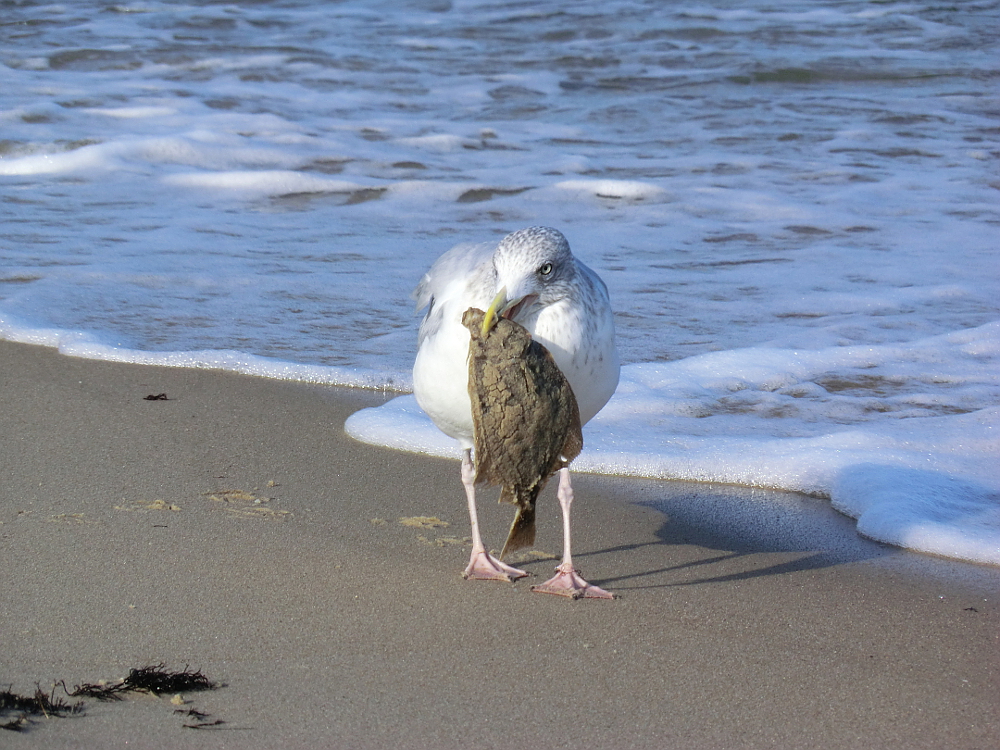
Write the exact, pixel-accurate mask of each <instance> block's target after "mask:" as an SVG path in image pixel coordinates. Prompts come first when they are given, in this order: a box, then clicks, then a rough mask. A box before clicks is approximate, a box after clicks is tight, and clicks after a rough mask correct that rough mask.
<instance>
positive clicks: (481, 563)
mask: <svg viewBox="0 0 1000 750" xmlns="http://www.w3.org/2000/svg"><path fill="white" fill-rule="evenodd" d="M475 480H476V471H475V468H474V467H473V466H472V451H471V450H469V449H466V450H465V452H464V453H463V454H462V486H463V487H465V497H466V498H467V499H468V501H469V519H470V520H471V521H472V557H471V558H470V559H469V566H468V567H467V568H466V569H465V572H464V573H462V577H463V578H476V579H479V580H486V581H512V580H514V579H516V578H522V577H524V576H526V575H528V574H527V573H525V572H524V571H523V570H518V569H517V568H512V567H511V566H510V565H507V564H506V563H502V562H500V561H499V560H497V559H496V558H495V557H493V556H492V555H491V554H490V553H489V552H487V551H486V547H484V546H483V539H482V537H481V536H480V535H479V516H478V515H477V513H476V484H475Z"/></svg>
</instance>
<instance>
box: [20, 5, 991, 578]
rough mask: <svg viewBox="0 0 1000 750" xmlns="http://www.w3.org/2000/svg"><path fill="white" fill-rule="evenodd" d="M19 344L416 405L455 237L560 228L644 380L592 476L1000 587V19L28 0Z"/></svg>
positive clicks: (370, 424)
mask: <svg viewBox="0 0 1000 750" xmlns="http://www.w3.org/2000/svg"><path fill="white" fill-rule="evenodd" d="M0 41H2V43H0V227H2V230H0V336H2V337H4V338H7V339H11V340H15V341H26V342H32V343H36V344H42V345H47V346H53V347H58V348H59V349H60V350H61V351H63V352H64V353H66V354H67V355H72V356H82V357H93V358H102V359H114V360H121V361H128V362H140V363H156V364H172V365H177V366H190V367H217V368H223V369H230V370H236V371H241V372H249V373H254V374H258V375H262V376H267V377H278V378H290V379H299V380H308V381H314V382H320V383H340V384H346V385H354V386H364V387H373V388H385V389H389V390H395V391H399V392H400V393H401V394H404V395H400V396H399V397H398V398H397V399H394V400H392V401H390V402H389V403H387V404H386V405H385V406H383V407H380V408H379V409H374V410H367V411H363V412H360V413H358V414H356V415H355V416H354V417H352V418H351V420H350V421H349V423H348V430H349V432H350V433H351V434H353V435H354V436H355V437H357V438H359V439H362V440H367V441H369V442H372V443H375V444H380V445H390V446H393V447H397V448H402V449H406V450H415V451H423V452H428V453H434V454H438V455H457V447H456V446H455V445H454V444H453V443H451V442H450V441H449V440H448V439H447V438H445V437H444V436H443V435H441V434H440V433H438V432H437V431H436V430H435V429H434V428H433V426H432V425H431V424H430V423H429V421H428V420H427V419H426V417H424V416H423V415H422V414H421V413H420V412H419V409H417V408H416V406H415V404H414V402H413V399H412V396H409V395H405V394H406V392H407V391H408V389H409V383H410V375H409V368H410V365H411V363H412V360H413V356H414V354H415V332H416V327H417V324H418V318H416V317H415V316H414V311H413V302H412V300H411V298H410V292H411V290H412V289H413V287H414V286H415V284H416V282H417V281H418V280H419V278H420V276H421V274H422V273H423V271H424V270H425V269H426V268H427V267H428V266H429V265H430V264H431V263H432V262H433V260H434V259H435V258H436V257H437V256H438V255H439V254H440V253H442V252H444V251H445V250H447V249H448V248H449V247H451V246H452V245H454V244H457V243H459V242H483V241H496V240H498V239H499V238H500V237H502V236H503V235H504V234H506V233H507V232H509V231H512V230H514V229H518V228H521V227H525V226H530V225H535V224H544V225H549V226H554V227H556V228H558V229H560V230H561V231H562V232H563V233H564V234H565V235H566V236H567V238H568V239H569V241H570V243H571V246H572V247H573V249H574V252H575V253H576V254H577V255H578V256H579V257H581V258H582V259H583V260H584V261H585V262H586V263H587V264H588V265H590V266H591V267H592V268H594V269H595V270H597V271H598V273H600V275H601V276H602V277H603V278H604V280H605V282H606V283H607V285H608V287H609V289H610V292H611V296H612V301H613V303H614V305H615V308H616V316H617V326H618V334H619V348H620V350H621V354H622V359H623V362H624V363H625V366H624V369H623V375H622V382H621V385H620V387H619V390H618V393H617V394H616V395H615V397H614V399H613V400H612V401H611V403H610V404H609V405H608V407H606V409H605V410H604V411H603V412H602V413H601V414H600V415H598V417H597V418H596V419H594V420H593V421H592V422H591V423H590V424H589V425H588V426H587V428H586V429H585V433H584V436H585V442H586V447H585V451H584V453H583V454H582V455H581V456H580V458H579V459H578V460H577V461H576V462H575V464H574V465H575V466H576V467H577V468H579V469H582V470H585V471H593V472H605V473H611V474H621V475H637V476H647V477H664V478H680V479H695V480H705V481H715V482H726V483H733V484H740V485H745V486H751V487H772V488H781V489H790V490H798V491H802V492H806V493H810V494H813V495H816V496H819V497H827V498H830V500H831V502H832V503H833V505H834V507H836V508H838V509H839V510H841V511H843V512H844V513H846V514H848V515H850V516H852V517H854V518H856V519H857V523H858V530H859V532H860V533H861V534H863V535H865V536H869V537H872V538H874V539H878V540H882V541H886V542H889V543H892V544H896V545H900V546H904V547H909V548H911V549H916V550H922V551H925V552H930V553H934V554H938V555H945V556H949V557H954V558H958V559H965V560H972V561H977V562H983V563H993V564H1000V468H998V467H1000V252H998V251H1000V2H996V1H990V2H985V1H984V2H975V1H972V2H962V3H956V4H952V5H947V4H940V3H933V2H919V1H916V2H893V1H891V0H883V1H878V2H861V1H853V2H836V1H825V0H817V2H809V3H805V2H792V1H791V0H742V1H741V2H724V1H723V0H708V1H706V2H695V1H692V2H683V1H681V2H677V3H669V4H665V3H659V2H653V1H650V2H640V1H635V2H631V1H628V0H604V1H603V2H599V3H598V2H589V1H587V0H582V1H581V2H574V3H554V2H544V1H542V2H538V1H535V0H533V2H530V3H529V2H508V3H502V2H501V3H497V2H490V3H486V2H448V1H447V0H424V1H422V2H418V1H415V2H402V3H400V2H393V3H389V2H351V1H345V2H338V3H309V2H295V1H294V0H288V1H285V2H277V1H276V2H252V3H237V2H232V3H198V4H195V3H180V2H155V1H151V2H123V3H117V4H116V3H108V2H97V1H96V0H94V1H92V2H87V1H86V0H81V1H80V2H73V3H66V4H55V3H53V4H47V3H37V2H18V1H17V0H14V1H13V2H6V3H3V4H2V5H0Z"/></svg>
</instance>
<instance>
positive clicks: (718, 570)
mask: <svg viewBox="0 0 1000 750" xmlns="http://www.w3.org/2000/svg"><path fill="white" fill-rule="evenodd" d="M616 490H617V491H616V494H619V493H620V492H621V487H620V486H619V487H617V488H616ZM629 495H631V496H632V501H633V502H636V503H637V504H638V505H641V506H644V507H647V508H650V509H652V510H654V511H656V512H657V513H658V514H661V515H660V519H659V521H660V523H659V526H658V528H657V529H656V531H655V532H654V535H655V539H654V540H649V541H643V542H637V543H635V544H622V545H617V546H614V547H605V548H603V549H597V550H594V551H587V552H585V551H581V552H579V553H577V554H575V555H574V558H579V559H580V561H581V562H584V561H585V560H586V559H587V558H591V559H592V560H593V562H590V563H589V564H588V568H591V574H592V575H594V579H593V583H596V584H597V585H599V586H602V587H606V588H611V589H613V590H617V591H625V590H631V589H644V588H668V587H674V586H694V585H708V584H720V583H729V582H738V581H747V580H751V579H755V578H761V577H766V576H776V575H787V574H793V573H799V572H803V571H810V570H818V569H822V568H828V567H832V566H836V565H843V564H846V563H852V562H861V561H865V560H871V559H873V558H884V557H890V556H895V555H898V554H904V551H903V550H900V549H898V548H895V547H891V546H889V545H885V544H880V543H878V542H873V541H870V540H868V539H864V538H863V537H861V536H859V535H858V533H857V529H856V528H855V523H854V521H853V520H852V519H849V518H847V517H846V516H843V515H841V514H840V513H838V512H837V511H836V510H834V509H833V508H832V507H831V506H830V503H829V501H828V500H823V499H818V498H812V497H808V496H806V495H801V494H798V493H792V492H779V491H769V490H759V489H748V488H741V487H731V486H724V485H706V484H693V483H686V482H662V481H661V482H657V481H654V480H634V481H629ZM609 559H611V560H614V561H615V565H614V566H613V567H615V568H617V569H618V570H619V571H621V572H619V573H617V574H612V575H610V576H605V577H600V576H598V575H595V574H596V573H597V569H599V568H604V569H605V570H606V569H607V567H608V566H607V561H608V560H609ZM667 561H669V562H667ZM664 562H667V564H663V563H664ZM585 564H587V563H585Z"/></svg>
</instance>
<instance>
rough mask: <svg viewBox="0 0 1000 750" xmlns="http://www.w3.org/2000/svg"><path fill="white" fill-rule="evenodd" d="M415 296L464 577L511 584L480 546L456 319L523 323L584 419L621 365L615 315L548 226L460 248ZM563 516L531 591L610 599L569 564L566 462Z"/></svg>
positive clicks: (426, 398)
mask: <svg viewBox="0 0 1000 750" xmlns="http://www.w3.org/2000/svg"><path fill="white" fill-rule="evenodd" d="M413 296H414V298H415V299H416V301H417V310H418V311H419V310H421V309H423V308H424V307H426V308H427V313H426V315H425V316H424V319H423V322H422V323H421V324H420V334H419V347H418V351H417V358H416V361H415V362H414V364H413V390H414V394H415V395H416V398H417V403H418V404H420V407H421V408H422V409H423V410H424V411H425V412H427V414H428V416H430V418H431V419H432V420H433V421H434V424H436V425H437V426H438V428H440V429H441V430H442V431H443V432H444V433H446V434H447V435H450V436H451V437H453V438H455V439H456V440H458V441H459V443H460V444H461V447H462V451H463V453H462V474H461V476H462V484H463V486H464V487H465V494H466V497H467V499H468V503H469V517H470V520H471V522H472V556H471V559H470V560H469V565H468V567H467V568H466V569H465V572H464V574H463V575H464V576H465V577H466V578H481V579H494V580H495V579H499V580H506V581H509V580H512V579H515V578H520V577H522V576H525V575H527V573H525V572H524V571H523V570H518V569H517V568H514V567H512V566H510V565H507V564H505V563H503V562H501V561H500V560H497V559H496V558H494V557H493V556H492V555H490V554H489V552H488V551H487V550H486V548H485V547H484V545H483V541H482V537H481V536H480V533H479V523H478V520H477V515H476V492H475V476H476V472H475V468H474V465H473V462H472V447H473V429H472V404H471V401H470V399H469V391H468V383H469V362H468V357H469V341H470V336H469V331H468V329H466V328H465V327H464V326H463V325H462V315H463V313H465V311H466V310H467V309H469V308H470V307H477V308H479V309H481V310H486V309H487V308H490V307H491V305H492V309H493V310H496V312H497V314H499V315H502V316H503V317H506V318H509V319H511V320H514V321H515V322H517V323H519V324H520V325H522V326H524V327H525V328H526V329H527V330H528V331H529V332H530V333H531V335H532V337H533V338H534V339H535V340H536V341H538V342H539V343H540V344H542V345H543V346H544V347H545V348H546V349H548V350H549V352H550V353H551V354H552V357H553V359H555V362H556V364H557V365H558V366H559V369H560V370H561V371H562V373H563V375H565V377H566V379H567V380H568V381H569V384H570V386H571V387H572V389H573V393H574V395H575V396H576V400H577V404H578V406H579V409H580V422H581V424H586V422H587V421H588V420H590V419H591V418H592V417H593V416H594V415H595V414H597V412H598V411H600V410H601V408H602V407H603V406H604V405H605V404H606V403H607V402H608V399H610V398H611V396H612V394H613V393H614V392H615V388H616V387H617V386H618V375H619V370H620V367H621V363H620V360H619V357H618V351H617V349H616V348H615V328H614V318H613V315H612V312H611V303H610V301H609V299H608V290H607V287H606V286H605V285H604V282H603V281H601V279H600V277H599V276H598V275H597V274H596V273H594V272H593V271H592V270H591V269H589V268H588V267H587V266H585V265H584V264H583V263H581V262H580V261H579V260H577V259H576V258H575V257H573V254H572V253H571V252H570V249H569V243H568V242H567V241H566V238H565V237H563V235H562V234H561V233H560V232H558V231H556V230H555V229H549V228H548V227H530V228H528V229H521V230H519V231H516V232H513V233H511V234H509V235H507V236H506V237H504V238H503V239H502V240H501V241H500V243H499V244H498V245H496V246H495V247H494V246H492V245H475V246H469V245H459V246H457V247H455V248H453V249H451V250H449V251H448V252H446V253H445V254H444V255H442V256H441V257H440V258H438V260H437V261H436V262H435V263H434V265H433V266H431V269H430V270H429V271H428V272H427V273H426V274H424V277H423V279H421V281H420V283H419V284H418V286H417V288H416V290H415V291H414V295H413ZM557 496H558V498H559V505H560V507H561V509H562V516H563V559H562V563H561V564H560V565H559V566H558V567H557V568H556V575H555V576H554V577H553V578H552V579H551V580H549V581H547V582H546V583H544V584H542V585H541V586H537V587H535V589H536V590H539V591H544V592H546V593H556V594H562V595H565V596H572V597H574V598H577V597H580V596H588V597H596V598H608V597H610V596H611V595H610V594H608V593H607V592H605V591H604V590H603V589H600V588H599V587H597V586H592V585H590V584H588V583H587V582H586V581H585V580H583V578H581V577H580V575H579V573H578V572H577V571H576V570H575V569H574V568H573V560H572V556H571V553H570V516H569V511H570V505H571V504H572V502H573V489H572V484H571V482H570V473H569V468H568V467H566V468H563V469H560V470H559V487H558V491H557Z"/></svg>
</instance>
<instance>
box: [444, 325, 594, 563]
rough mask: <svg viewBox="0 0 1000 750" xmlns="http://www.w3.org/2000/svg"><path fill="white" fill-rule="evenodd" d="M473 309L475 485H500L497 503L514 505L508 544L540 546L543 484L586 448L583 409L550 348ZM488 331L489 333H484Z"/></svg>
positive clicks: (521, 329)
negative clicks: (537, 510)
mask: <svg viewBox="0 0 1000 750" xmlns="http://www.w3.org/2000/svg"><path fill="white" fill-rule="evenodd" d="M485 317H486V313H484V312H483V311H482V310H479V309H477V308H474V307H470V308H469V309H468V310H466V312H465V314H464V315H463V316H462V324H463V325H464V326H465V327H466V328H468V329H469V332H470V333H471V335H472V340H471V342H470V344H469V397H470V399H471V401H472V424H473V440H474V444H475V459H476V482H477V483H480V482H486V483H488V484H491V485H501V487H502V490H501V492H500V502H506V503H512V504H514V505H516V506H517V513H516V514H515V516H514V521H513V523H512V524H511V527H510V533H509V534H508V536H507V542H506V544H504V548H503V552H501V553H500V557H501V558H503V557H504V555H506V554H507V552H509V551H511V550H516V549H521V548H523V547H530V546H532V545H533V544H534V543H535V502H536V501H537V499H538V493H539V492H541V491H542V488H543V487H545V483H546V482H547V481H548V480H549V478H550V477H551V476H552V475H553V474H555V473H556V472H557V471H559V469H561V468H563V467H564V466H567V465H568V464H569V462H570V461H572V460H573V459H574V458H576V457H577V455H579V453H580V451H581V450H582V449H583V433H582V432H581V430H580V411H579V408H578V407H577V403H576V397H575V396H574V395H573V389H572V388H571V387H570V385H569V382H568V381H567V380H566V378H565V376H564V375H563V374H562V372H561V371H560V369H559V367H558V366H557V365H556V363H555V360H553V359H552V355H551V354H549V352H548V350H547V349H546V348H545V347H544V346H542V345H541V344H539V343H538V342H537V341H535V340H533V339H532V338H531V334H530V333H528V331H527V330H526V329H525V328H524V327H523V326H521V325H519V324H518V323H515V322H514V321H512V320H508V319H507V318H503V317H493V316H490V320H489V322H488V323H487V324H486V325H484V323H483V321H484V318H485ZM484 329H485V330H484Z"/></svg>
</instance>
